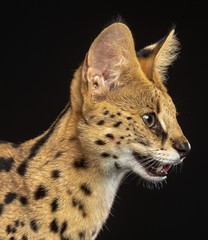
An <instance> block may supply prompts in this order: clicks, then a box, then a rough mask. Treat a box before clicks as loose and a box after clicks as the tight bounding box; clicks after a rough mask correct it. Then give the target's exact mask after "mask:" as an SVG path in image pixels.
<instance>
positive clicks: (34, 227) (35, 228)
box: [30, 219, 39, 232]
mask: <svg viewBox="0 0 208 240" xmlns="http://www.w3.org/2000/svg"><path fill="white" fill-rule="evenodd" d="M30 228H31V229H32V230H33V231H34V232H38V229H39V226H38V224H37V220H35V219H33V220H31V221H30Z"/></svg>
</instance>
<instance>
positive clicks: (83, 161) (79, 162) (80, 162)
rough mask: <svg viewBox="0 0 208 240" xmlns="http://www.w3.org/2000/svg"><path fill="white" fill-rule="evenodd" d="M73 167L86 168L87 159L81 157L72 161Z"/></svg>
mask: <svg viewBox="0 0 208 240" xmlns="http://www.w3.org/2000/svg"><path fill="white" fill-rule="evenodd" d="M74 167H75V168H83V169H86V168H87V167H88V166H87V161H86V159H84V158H81V159H79V160H75V161H74Z"/></svg>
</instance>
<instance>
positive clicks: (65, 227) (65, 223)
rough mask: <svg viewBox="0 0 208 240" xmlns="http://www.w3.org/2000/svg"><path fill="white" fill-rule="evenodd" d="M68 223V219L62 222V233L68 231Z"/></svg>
mask: <svg viewBox="0 0 208 240" xmlns="http://www.w3.org/2000/svg"><path fill="white" fill-rule="evenodd" d="M67 225H68V223H67V222H66V221H65V222H63V223H62V225H61V230H60V234H61V235H62V234H63V233H64V232H65V231H66V229H67Z"/></svg>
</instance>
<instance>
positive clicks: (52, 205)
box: [51, 198, 59, 212]
mask: <svg viewBox="0 0 208 240" xmlns="http://www.w3.org/2000/svg"><path fill="white" fill-rule="evenodd" d="M58 207H59V204H58V198H54V200H53V202H52V203H51V212H55V211H57V210H58Z"/></svg>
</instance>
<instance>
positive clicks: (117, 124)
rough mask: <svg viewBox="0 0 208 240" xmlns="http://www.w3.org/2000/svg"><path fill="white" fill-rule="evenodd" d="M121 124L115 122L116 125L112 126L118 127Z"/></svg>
mask: <svg viewBox="0 0 208 240" xmlns="http://www.w3.org/2000/svg"><path fill="white" fill-rule="evenodd" d="M121 124H122V122H117V123H115V124H114V125H113V126H114V127H119V126H120V125H121Z"/></svg>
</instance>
